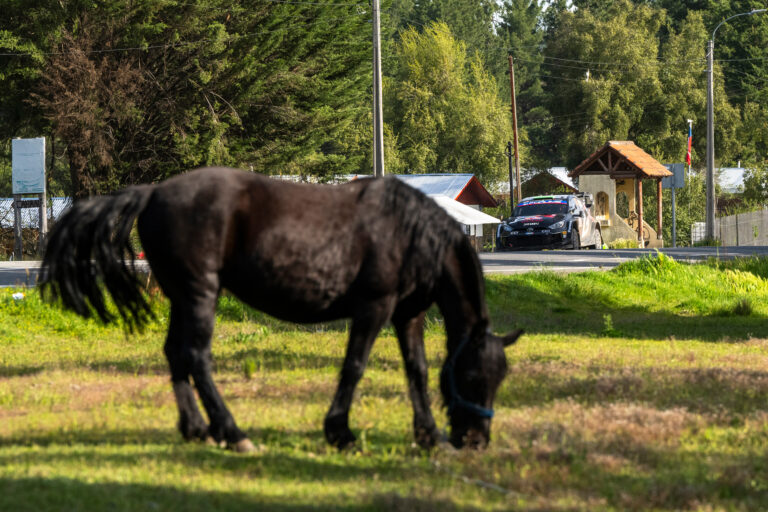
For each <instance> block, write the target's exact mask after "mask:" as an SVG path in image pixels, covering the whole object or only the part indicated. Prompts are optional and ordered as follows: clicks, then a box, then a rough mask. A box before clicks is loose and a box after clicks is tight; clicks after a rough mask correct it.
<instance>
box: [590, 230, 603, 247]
mask: <svg viewBox="0 0 768 512" xmlns="http://www.w3.org/2000/svg"><path fill="white" fill-rule="evenodd" d="M592 247H594V248H595V249H602V248H603V234H602V233H600V230H599V229H596V230H595V245H593V246H592Z"/></svg>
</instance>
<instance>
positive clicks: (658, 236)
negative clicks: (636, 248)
mask: <svg viewBox="0 0 768 512" xmlns="http://www.w3.org/2000/svg"><path fill="white" fill-rule="evenodd" d="M656 215H657V218H658V220H657V221H656V239H657V240H661V239H662V236H661V178H658V179H657V180H656Z"/></svg>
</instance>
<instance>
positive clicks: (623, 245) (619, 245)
mask: <svg viewBox="0 0 768 512" xmlns="http://www.w3.org/2000/svg"><path fill="white" fill-rule="evenodd" d="M637 247H638V244H637V240H632V239H630V238H617V239H616V240H614V241H613V242H609V243H608V248H609V249H637Z"/></svg>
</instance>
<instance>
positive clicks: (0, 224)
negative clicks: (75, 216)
mask: <svg viewBox="0 0 768 512" xmlns="http://www.w3.org/2000/svg"><path fill="white" fill-rule="evenodd" d="M70 206H72V199H71V198H69V197H53V198H50V199H49V201H48V207H47V216H48V226H49V227H50V226H52V225H53V223H55V222H56V220H57V219H58V218H60V217H61V215H62V214H63V213H64V212H65V211H66V210H67V208H69V207H70ZM39 228H40V209H39V208H22V209H21V240H22V254H23V257H24V258H30V257H39V256H40V255H39V254H38V252H39V243H38V242H39V240H40V231H39ZM13 231H14V218H13V198H10V197H6V198H0V259H5V260H9V259H13V246H14V233H13Z"/></svg>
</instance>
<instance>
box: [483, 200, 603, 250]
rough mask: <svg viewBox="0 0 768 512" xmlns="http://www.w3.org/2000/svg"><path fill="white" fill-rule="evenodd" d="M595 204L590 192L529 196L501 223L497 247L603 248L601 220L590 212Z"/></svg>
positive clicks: (511, 248) (507, 248)
mask: <svg viewBox="0 0 768 512" xmlns="http://www.w3.org/2000/svg"><path fill="white" fill-rule="evenodd" d="M591 206H592V197H591V196H590V195H589V194H567V195H552V196H536V197H527V198H525V199H523V200H521V201H520V202H519V203H518V205H517V206H516V207H515V210H514V212H513V215H512V216H511V217H510V218H508V219H506V220H504V221H502V222H501V224H499V227H498V230H497V232H496V248H497V249H498V250H502V251H505V250H516V249H581V248H582V247H592V248H595V249H599V248H601V247H602V245H603V237H602V235H601V233H600V223H599V222H598V221H597V220H595V218H594V217H593V216H592V213H591V212H590V211H589V208H590V207H591Z"/></svg>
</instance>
